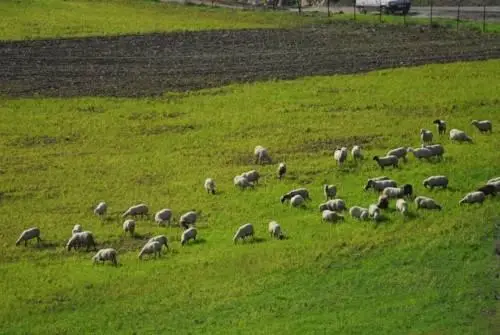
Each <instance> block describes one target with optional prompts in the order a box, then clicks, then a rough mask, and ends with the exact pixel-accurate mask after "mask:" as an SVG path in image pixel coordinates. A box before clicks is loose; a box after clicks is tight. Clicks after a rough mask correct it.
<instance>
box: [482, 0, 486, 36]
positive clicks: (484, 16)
mask: <svg viewBox="0 0 500 335" xmlns="http://www.w3.org/2000/svg"><path fill="white" fill-rule="evenodd" d="M485 32H486V0H484V1H483V33H485Z"/></svg>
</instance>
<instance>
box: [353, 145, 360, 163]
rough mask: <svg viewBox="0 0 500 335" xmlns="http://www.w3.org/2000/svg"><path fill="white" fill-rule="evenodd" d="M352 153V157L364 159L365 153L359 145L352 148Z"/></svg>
mask: <svg viewBox="0 0 500 335" xmlns="http://www.w3.org/2000/svg"><path fill="white" fill-rule="evenodd" d="M351 155H352V158H353V159H354V160H355V161H356V160H362V159H363V153H362V152H361V147H360V146H359V145H355V146H353V147H352V149H351Z"/></svg>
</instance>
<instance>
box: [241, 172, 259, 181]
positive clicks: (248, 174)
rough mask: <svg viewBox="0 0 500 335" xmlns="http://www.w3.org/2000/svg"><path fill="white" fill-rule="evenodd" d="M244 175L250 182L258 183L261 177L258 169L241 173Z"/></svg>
mask: <svg viewBox="0 0 500 335" xmlns="http://www.w3.org/2000/svg"><path fill="white" fill-rule="evenodd" d="M241 176H242V177H244V178H246V179H247V180H248V181H249V182H251V183H254V184H258V183H259V179H260V174H259V172H257V170H251V171H247V172H243V173H242V174H241Z"/></svg>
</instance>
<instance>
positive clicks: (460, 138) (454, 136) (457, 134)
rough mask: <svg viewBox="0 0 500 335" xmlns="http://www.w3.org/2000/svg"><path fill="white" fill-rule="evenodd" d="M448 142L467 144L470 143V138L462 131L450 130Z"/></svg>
mask: <svg viewBox="0 0 500 335" xmlns="http://www.w3.org/2000/svg"><path fill="white" fill-rule="evenodd" d="M450 140H451V141H453V142H455V141H456V142H459V143H462V142H469V143H472V138H471V137H470V136H469V135H467V134H466V133H465V132H464V131H463V130H458V129H452V130H450Z"/></svg>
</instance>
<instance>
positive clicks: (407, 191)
mask: <svg viewBox="0 0 500 335" xmlns="http://www.w3.org/2000/svg"><path fill="white" fill-rule="evenodd" d="M403 193H404V195H406V196H409V195H412V194H413V186H412V185H411V184H404V185H403Z"/></svg>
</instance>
